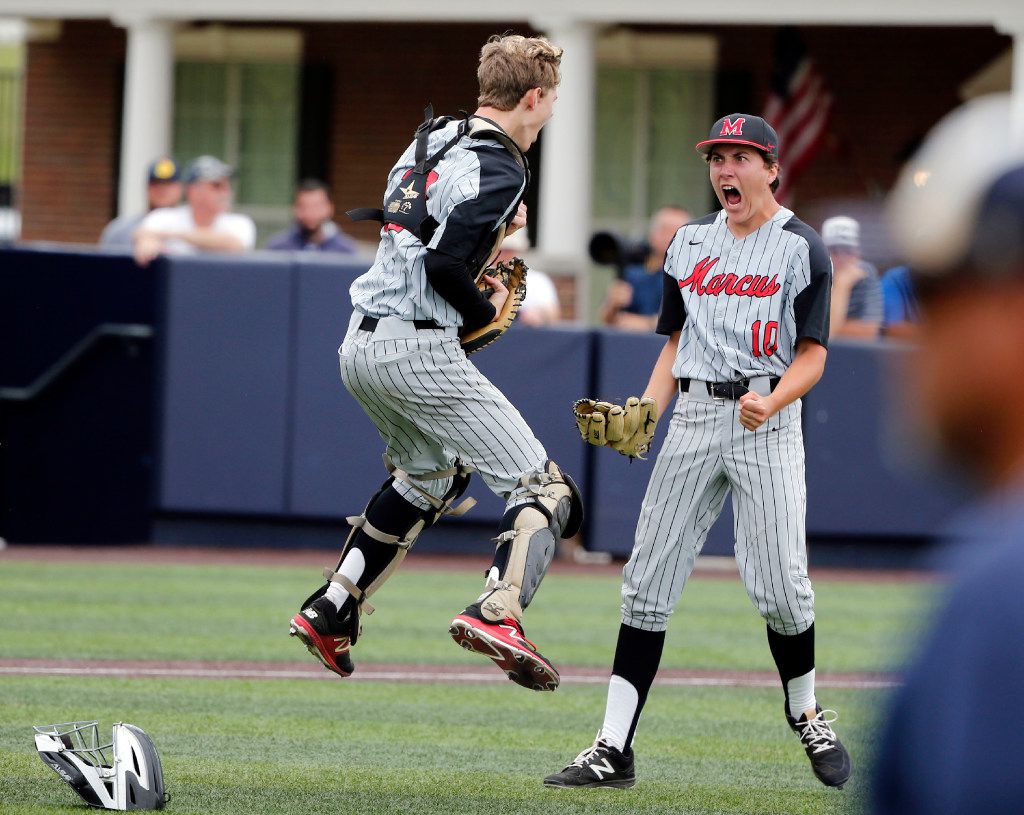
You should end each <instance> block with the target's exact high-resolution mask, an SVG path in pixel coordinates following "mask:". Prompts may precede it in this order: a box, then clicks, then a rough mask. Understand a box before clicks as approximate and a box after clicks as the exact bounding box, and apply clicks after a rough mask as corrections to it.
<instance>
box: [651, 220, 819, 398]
mask: <svg viewBox="0 0 1024 815" xmlns="http://www.w3.org/2000/svg"><path fill="white" fill-rule="evenodd" d="M665 273H666V274H667V275H669V276H670V278H671V280H668V281H666V286H665V302H664V303H663V305H662V315H661V319H660V320H659V323H658V332H659V333H663V334H669V333H671V331H673V330H675V329H677V328H680V327H681V328H682V335H681V338H680V343H679V350H678V352H677V354H676V359H675V362H674V363H673V366H672V373H673V374H674V375H675V376H676V378H688V379H696V380H703V381H711V382H722V381H734V380H737V379H741V378H746V377H753V376H782V374H783V373H785V371H786V369H787V368H788V367H789V366H790V364H791V363H792V362H793V355H794V350H795V345H796V341H797V340H798V339H800V338H802V337H810V338H811V339H814V340H816V341H818V342H820V343H821V344H822V345H825V344H826V343H827V341H828V306H829V295H830V288H831V282H830V281H831V262H830V261H829V258H828V253H827V251H826V250H825V247H824V245H823V244H822V243H821V239H820V238H819V237H818V235H817V234H816V233H815V232H814V231H813V230H812V229H810V227H808V226H807V225H806V224H804V223H803V222H802V221H800V220H799V219H798V218H796V217H795V216H794V215H793V213H792V212H791V211H790V210H788V209H786V208H785V207H783V208H780V209H779V211H778V212H777V213H776V214H775V215H774V216H773V217H772V219H771V220H770V221H768V222H767V223H765V224H763V225H762V226H761V227H760V228H759V229H757V230H755V231H754V232H753V233H751V234H750V235H747V236H746V237H744V238H742V239H736V238H735V237H734V236H733V234H732V232H730V231H729V227H728V226H727V225H726V214H725V212H724V211H721V212H718V213H715V214H712V215H708V216H706V217H704V218H701V219H699V220H697V221H694V222H691V223H689V224H687V225H686V226H684V227H683V228H682V229H680V230H679V232H677V233H676V236H675V238H674V239H673V241H672V243H671V245H670V246H669V249H668V252H667V254H666V258H665ZM673 290H674V292H675V294H674V299H675V302H673ZM680 298H681V299H680ZM680 304H681V306H682V308H681V309H680V307H679V306H680Z"/></svg>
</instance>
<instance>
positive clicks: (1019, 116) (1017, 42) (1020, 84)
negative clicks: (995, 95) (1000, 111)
mask: <svg viewBox="0 0 1024 815" xmlns="http://www.w3.org/2000/svg"><path fill="white" fill-rule="evenodd" d="M1012 34H1013V79H1012V84H1011V86H1010V88H1011V92H1012V94H1013V95H1012V101H1011V105H1012V113H1011V115H1012V117H1013V118H1012V121H1013V129H1014V133H1015V134H1016V136H1017V141H1018V142H1024V20H1022V21H1021V22H1019V23H1018V24H1017V27H1016V28H1015V29H1014V31H1013V32H1012Z"/></svg>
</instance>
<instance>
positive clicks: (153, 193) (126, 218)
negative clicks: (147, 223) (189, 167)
mask: <svg viewBox="0 0 1024 815" xmlns="http://www.w3.org/2000/svg"><path fill="white" fill-rule="evenodd" d="M181 190H182V186H181V170H180V169H179V167H178V164H177V162H175V160H174V159H172V158H168V157H164V158H158V159H157V160H156V161H154V162H153V163H152V164H150V165H149V169H148V170H147V172H146V206H147V207H148V209H147V210H146V211H145V212H138V213H135V214H134V215H121V216H120V217H117V218H115V219H114V220H112V221H111V222H110V223H109V224H107V225H106V227H104V229H103V234H102V235H100V246H101V247H103V248H104V249H131V248H132V236H133V235H134V234H135V230H136V229H138V227H139V224H141V223H142V221H143V219H144V218H145V217H146V215H148V214H149V213H150V212H152V211H153V210H154V209H160V208H162V207H176V206H178V204H180V203H181Z"/></svg>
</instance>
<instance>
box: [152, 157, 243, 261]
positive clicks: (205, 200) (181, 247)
mask: <svg viewBox="0 0 1024 815" xmlns="http://www.w3.org/2000/svg"><path fill="white" fill-rule="evenodd" d="M233 173H234V169H233V168H232V167H231V166H230V165H228V164H225V163H224V162H223V161H221V160H220V159H218V158H215V157H214V156H200V157H199V158H197V159H196V160H195V161H193V162H192V163H190V164H189V165H188V167H186V168H185V200H186V202H187V203H185V204H184V205H183V206H180V207H172V208H168V209H155V210H153V211H152V212H151V213H149V215H147V216H146V217H145V218H144V219H143V220H142V223H141V224H140V225H139V228H138V229H136V230H135V240H134V246H135V251H134V254H135V261H136V262H137V263H138V264H139V265H140V266H146V265H147V264H149V263H150V261H152V260H153V259H154V258H155V257H156V256H157V255H161V254H168V255H191V254H195V253H197V252H245V251H248V250H250V249H252V248H253V247H254V246H255V245H256V224H254V223H253V221H252V218H250V217H249V216H248V215H241V214H239V213H236V212H229V210H230V209H231V176H232V174H233Z"/></svg>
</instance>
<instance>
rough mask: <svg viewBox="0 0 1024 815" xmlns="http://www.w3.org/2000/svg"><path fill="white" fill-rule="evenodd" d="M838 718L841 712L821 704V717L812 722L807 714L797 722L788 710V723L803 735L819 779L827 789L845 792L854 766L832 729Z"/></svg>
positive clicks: (804, 744)
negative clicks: (828, 708)
mask: <svg viewBox="0 0 1024 815" xmlns="http://www.w3.org/2000/svg"><path fill="white" fill-rule="evenodd" d="M826 714H828V718H826ZM838 718H839V714H838V713H836V712H835V711H834V710H822V709H821V705H818V715H817V716H815V717H814V718H813V719H811V720H810V721H808V719H807V715H806V714H804V715H802V716H801V717H800V718H799V719H794V718H793V717H792V716H790V715H789V711H788V710H787V711H786V721H788V722H789V726H790V727H791V728H792V729H793V732H794V733H796V734H797V736H799V738H800V743H801V744H802V745H803V746H804V751H805V752H806V753H807V758H809V759H810V760H811V769H812V770H814V774H815V775H816V776H817V777H818V780H819V781H820V782H821V783H822V784H824V785H825V786H828V787H835V788H837V789H842V788H843V784H845V783H846V782H847V781H849V780H850V774H851V773H852V772H853V767H852V765H851V764H850V754H849V753H848V752H847V751H846V748H845V747H843V743H842V742H841V741H839V737H838V736H837V735H836V733H835V731H834V730H833V729H832V722H834V721H836V720H837V719H838Z"/></svg>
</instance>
